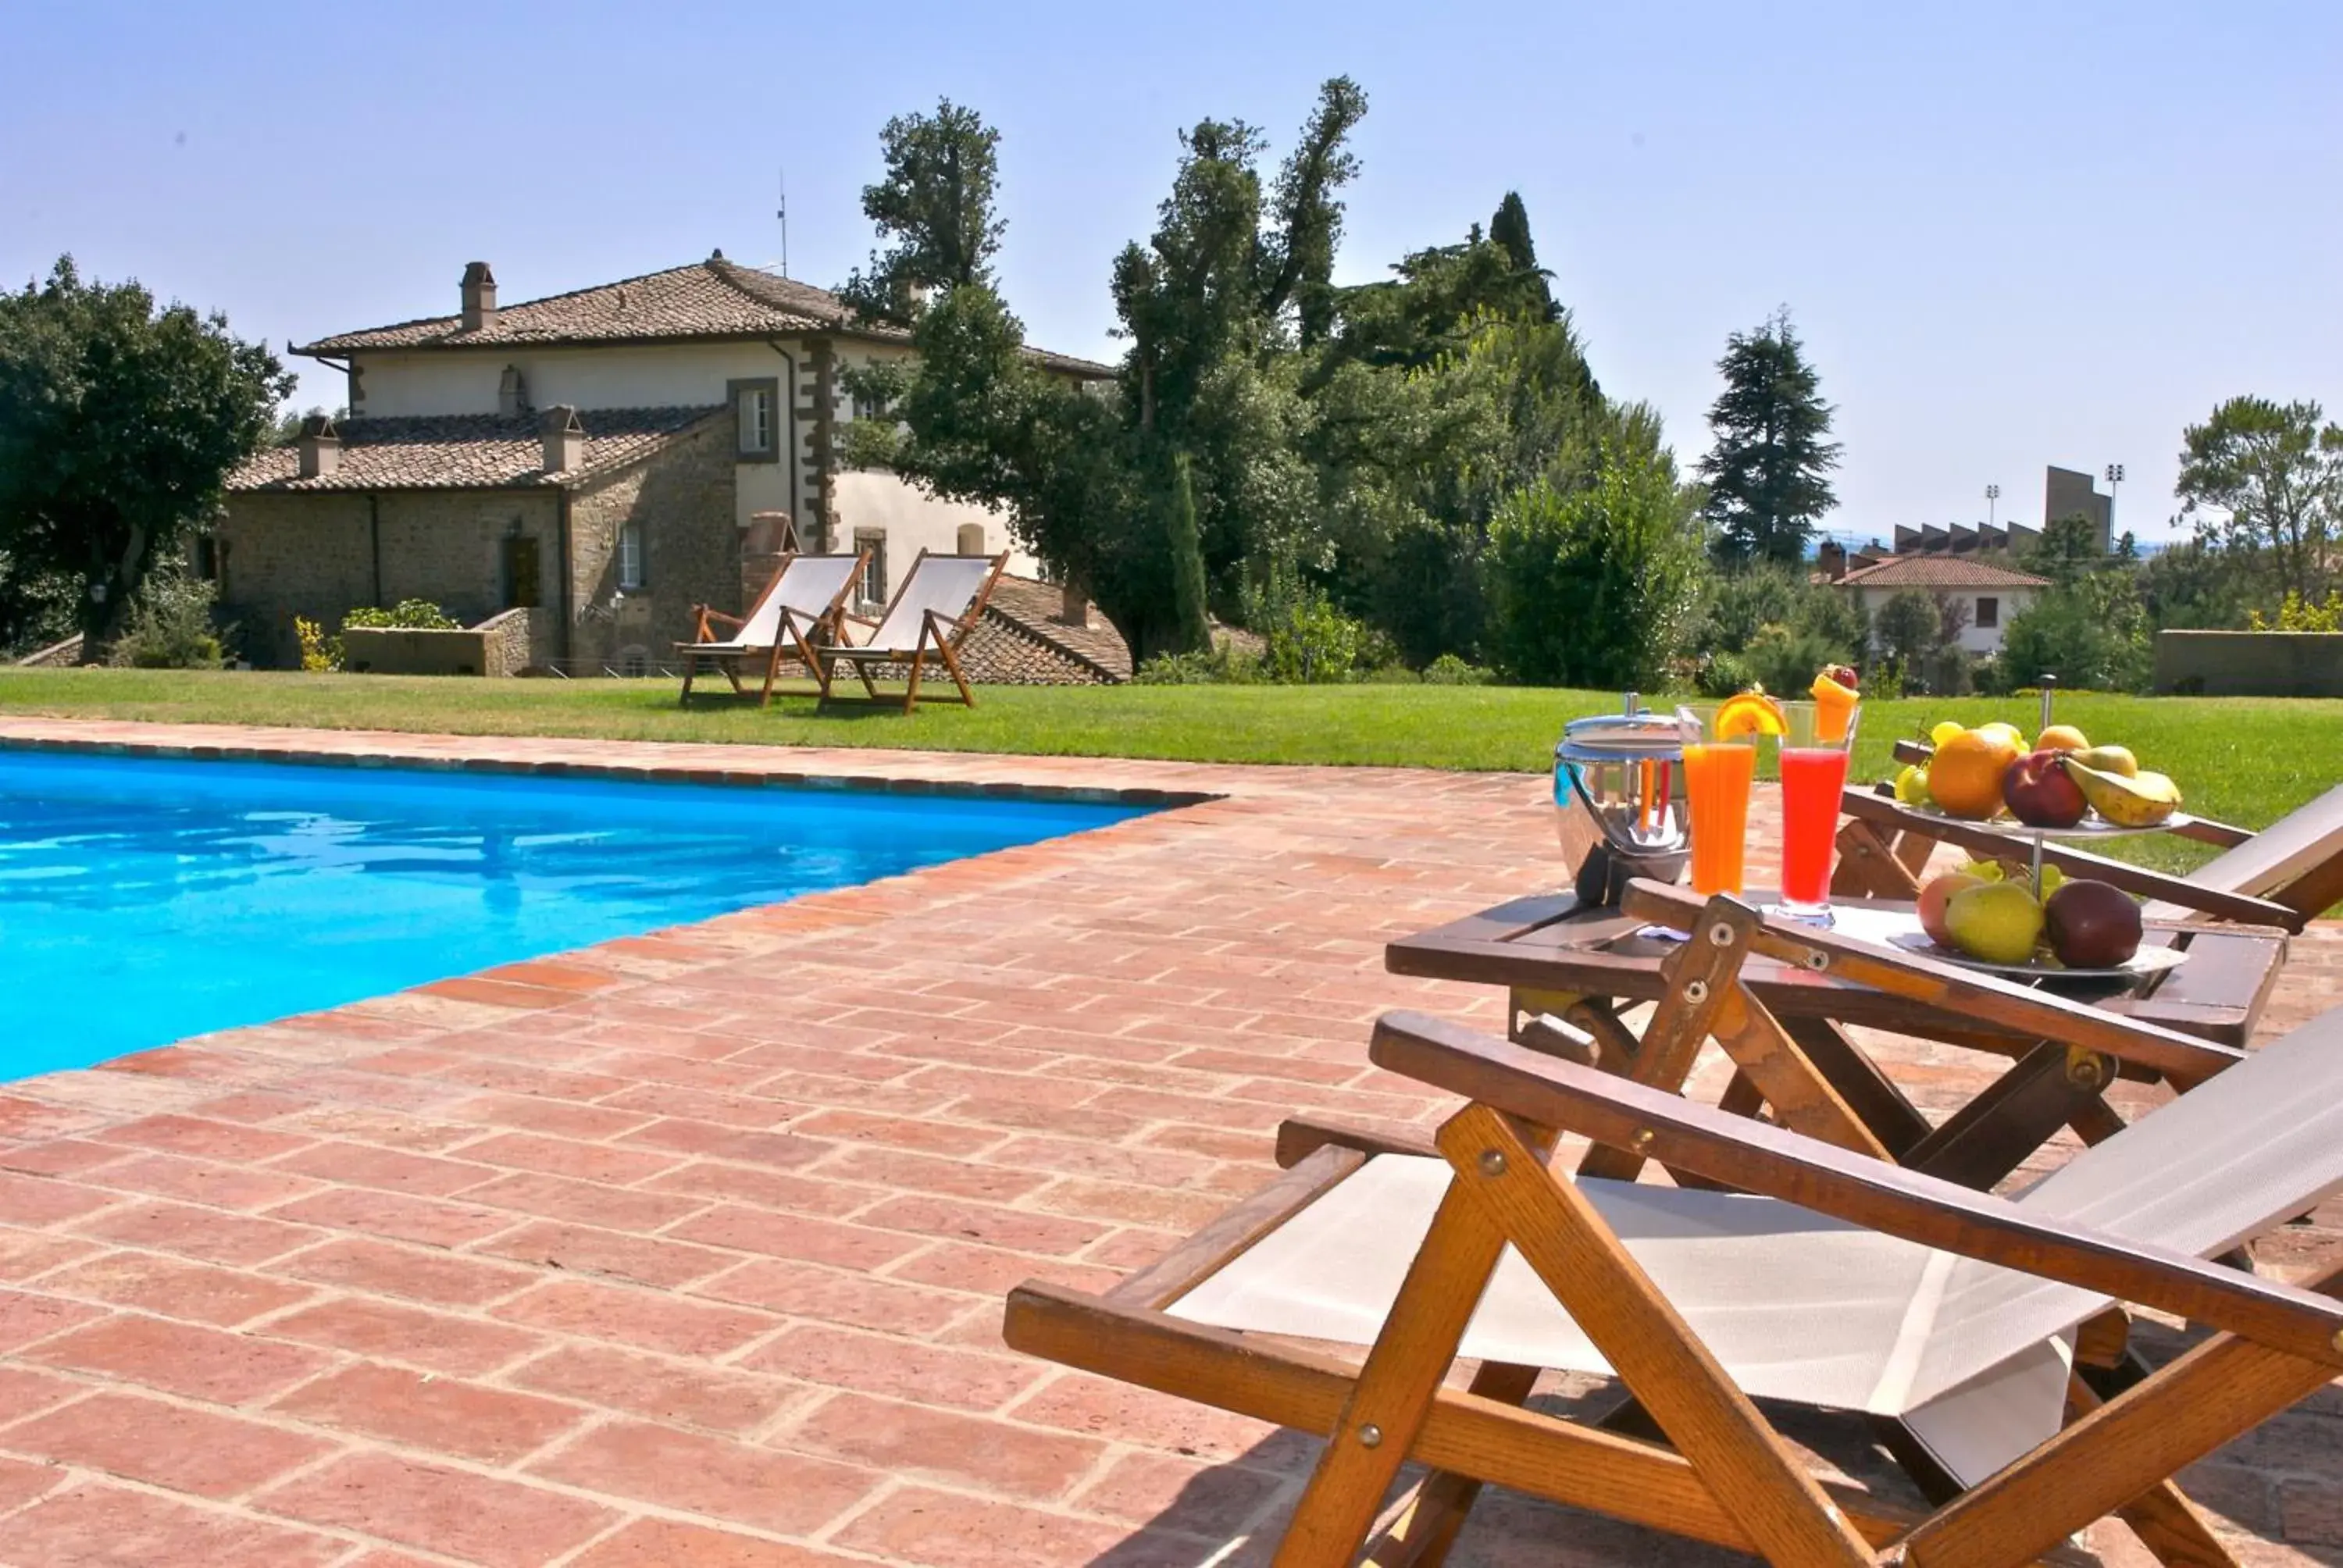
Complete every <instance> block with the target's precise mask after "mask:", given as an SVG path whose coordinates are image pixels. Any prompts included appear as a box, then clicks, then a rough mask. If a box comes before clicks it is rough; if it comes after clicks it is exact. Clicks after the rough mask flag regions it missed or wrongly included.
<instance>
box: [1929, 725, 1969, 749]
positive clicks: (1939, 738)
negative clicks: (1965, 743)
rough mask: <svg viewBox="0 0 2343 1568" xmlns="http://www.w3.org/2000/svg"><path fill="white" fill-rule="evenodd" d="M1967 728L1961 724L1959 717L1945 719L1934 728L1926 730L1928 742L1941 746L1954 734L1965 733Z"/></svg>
mask: <svg viewBox="0 0 2343 1568" xmlns="http://www.w3.org/2000/svg"><path fill="white" fill-rule="evenodd" d="M1967 729H1968V726H1967V725H1966V724H1963V723H1962V722H1961V721H1960V720H1959V719H1946V720H1945V721H1944V722H1943V723H1942V724H1939V725H1937V726H1936V728H1935V729H1931V730H1929V731H1928V744H1929V745H1931V746H1942V745H1943V744H1944V743H1945V742H1946V741H1947V740H1950V739H1952V738H1953V737H1954V736H1956V735H1959V734H1963V733H1965V732H1966V730H1967Z"/></svg>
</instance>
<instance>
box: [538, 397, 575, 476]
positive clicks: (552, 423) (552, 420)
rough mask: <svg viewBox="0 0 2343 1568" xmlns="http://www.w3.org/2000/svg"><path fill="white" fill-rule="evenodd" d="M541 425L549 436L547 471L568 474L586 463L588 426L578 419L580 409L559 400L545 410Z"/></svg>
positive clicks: (543, 432) (542, 429)
mask: <svg viewBox="0 0 2343 1568" xmlns="http://www.w3.org/2000/svg"><path fill="white" fill-rule="evenodd" d="M538 430H539V431H540V432H541V433H542V434H543V436H544V437H545V471H546V472H547V473H548V474H566V473H568V472H569V471H570V470H571V469H573V468H578V467H584V466H585V462H586V427H585V426H583V425H581V424H579V423H578V410H577V409H575V408H573V407H570V406H569V405H568V404H567V403H557V404H555V405H554V406H553V407H550V408H548V409H547V410H546V411H545V413H544V415H543V417H540V418H539V419H538Z"/></svg>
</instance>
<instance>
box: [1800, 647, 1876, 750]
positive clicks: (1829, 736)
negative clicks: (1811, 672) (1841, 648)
mask: <svg viewBox="0 0 2343 1568" xmlns="http://www.w3.org/2000/svg"><path fill="white" fill-rule="evenodd" d="M1841 668H1844V667H1841ZM1847 673H1848V678H1847V679H1846V680H1845V681H1841V680H1839V679H1838V678H1836V677H1835V676H1833V675H1832V674H1831V673H1830V672H1829V671H1828V670H1825V671H1824V672H1823V673H1822V674H1820V675H1817V676H1815V684H1814V686H1813V687H1812V688H1811V690H1812V692H1813V695H1814V699H1815V740H1817V741H1819V742H1820V743H1822V744H1823V745H1825V746H1831V745H1835V744H1836V743H1838V742H1839V741H1842V740H1845V739H1846V727H1847V725H1848V723H1849V722H1851V721H1852V720H1853V719H1854V717H1855V704H1856V703H1858V702H1860V701H1862V700H1863V699H1862V697H1861V696H1860V695H1859V694H1858V693H1857V692H1856V691H1855V681H1854V678H1853V677H1854V672H1853V671H1852V670H1849V671H1848V672H1847Z"/></svg>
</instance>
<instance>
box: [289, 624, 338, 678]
mask: <svg viewBox="0 0 2343 1568" xmlns="http://www.w3.org/2000/svg"><path fill="white" fill-rule="evenodd" d="M293 635H294V637H295V638H297V639H298V640H299V642H300V644H301V668H302V671H303V673H305V674H308V675H327V674H330V673H331V672H332V671H334V670H337V669H339V668H342V639H341V638H338V637H327V635H326V628H324V627H322V626H319V625H318V624H317V622H316V621H314V620H311V619H309V618H307V617H306V616H295V617H294V618H293Z"/></svg>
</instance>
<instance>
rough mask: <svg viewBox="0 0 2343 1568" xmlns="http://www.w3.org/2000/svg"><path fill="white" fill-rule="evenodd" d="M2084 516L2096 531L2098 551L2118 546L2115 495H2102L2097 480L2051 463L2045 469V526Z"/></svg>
mask: <svg viewBox="0 0 2343 1568" xmlns="http://www.w3.org/2000/svg"><path fill="white" fill-rule="evenodd" d="M2067 518H2084V519H2086V520H2087V521H2088V522H2089V523H2090V525H2091V527H2092V528H2095V529H2096V530H2097V535H2098V541H2099V554H2101V555H2103V556H2104V555H2107V554H2109V553H2110V552H2111V551H2113V549H2114V548H2115V526H2116V498H2114V497H2113V496H2103V495H2101V494H2099V487H2098V482H2097V480H2095V479H2093V478H2092V477H2091V476H2090V475H2088V474H2085V473H2081V472H2078V471H2077V470H2076V469H2073V468H2061V467H2056V466H2055V465H2054V466H2052V467H2049V468H2046V469H2045V470H2044V471H2043V479H2042V526H2043V527H2044V528H2048V527H2049V526H2050V525H2051V524H2052V523H2057V522H2064V521H2065V520H2066V519H2067Z"/></svg>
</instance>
